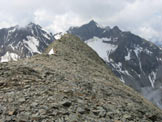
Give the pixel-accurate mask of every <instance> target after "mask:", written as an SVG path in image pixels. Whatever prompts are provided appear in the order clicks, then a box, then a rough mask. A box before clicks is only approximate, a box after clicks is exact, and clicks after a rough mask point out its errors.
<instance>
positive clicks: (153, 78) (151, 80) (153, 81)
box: [148, 71, 157, 88]
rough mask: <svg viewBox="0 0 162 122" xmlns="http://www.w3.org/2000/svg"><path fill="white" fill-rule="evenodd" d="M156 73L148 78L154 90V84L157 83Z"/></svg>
mask: <svg viewBox="0 0 162 122" xmlns="http://www.w3.org/2000/svg"><path fill="white" fill-rule="evenodd" d="M156 75H157V74H156V73H155V72H153V71H152V72H151V74H150V75H149V76H148V78H149V80H150V83H151V86H152V87H153V88H154V83H155V80H156Z"/></svg>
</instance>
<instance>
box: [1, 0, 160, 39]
mask: <svg viewBox="0 0 162 122" xmlns="http://www.w3.org/2000/svg"><path fill="white" fill-rule="evenodd" d="M0 6H1V7H0V28H3V27H9V26H14V25H17V24H19V25H21V26H25V25H26V24H27V23H29V22H34V23H36V24H40V25H41V26H42V27H44V28H45V29H47V30H49V31H51V32H53V33H56V32H59V31H65V30H67V29H68V28H69V27H70V26H79V25H82V24H84V23H87V22H88V21H90V20H92V19H94V20H95V21H96V22H98V23H99V24H101V25H103V26H106V25H109V26H110V27H113V26H115V25H118V26H119V27H120V28H121V29H122V30H126V31H132V32H133V33H135V34H138V35H140V36H142V37H144V38H146V39H149V40H153V39H154V40H157V41H162V0H0Z"/></svg>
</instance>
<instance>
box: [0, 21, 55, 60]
mask: <svg viewBox="0 0 162 122" xmlns="http://www.w3.org/2000/svg"><path fill="white" fill-rule="evenodd" d="M53 40H54V36H53V35H52V34H49V33H48V32H46V31H45V30H43V28H42V27H40V26H39V25H36V24H34V23H30V24H28V25H26V26H25V27H19V26H14V27H10V28H3V29H0V47H1V49H0V62H7V61H11V60H17V59H20V58H26V57H30V56H33V55H34V54H40V53H42V52H43V51H44V50H45V48H47V47H48V45H49V44H50V43H51V42H52V41H53Z"/></svg>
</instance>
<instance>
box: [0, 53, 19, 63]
mask: <svg viewBox="0 0 162 122" xmlns="http://www.w3.org/2000/svg"><path fill="white" fill-rule="evenodd" d="M19 58H20V56H18V55H17V54H16V53H10V52H6V54H5V55H4V56H2V57H1V62H8V61H12V60H13V61H17V60H18V59H19Z"/></svg>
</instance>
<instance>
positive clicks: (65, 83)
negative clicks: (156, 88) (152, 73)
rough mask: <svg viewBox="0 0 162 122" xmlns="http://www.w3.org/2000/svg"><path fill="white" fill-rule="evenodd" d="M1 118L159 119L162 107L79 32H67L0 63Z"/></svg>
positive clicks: (115, 121)
mask: <svg viewBox="0 0 162 122" xmlns="http://www.w3.org/2000/svg"><path fill="white" fill-rule="evenodd" d="M51 48H53V49H54V50H55V54H52V55H48V52H49V51H50V50H51ZM0 121H2V122H15V121H19V122H30V121H31V122H36V121H39V122H47V121H55V122H60V121H61V122H65V121H68V122H75V121H80V122H82V121H93V122H107V121H110V122H134V121H136V122H137V121H140V122H142V121H143V122H146V121H147V122H156V121H157V122H160V121H162V112H161V111H160V110H159V109H158V108H156V107H155V106H154V105H152V104H151V103H150V102H148V101H147V100H145V99H144V98H143V97H141V96H140V95H139V94H138V93H137V92H135V91H134V90H133V89H131V88H129V87H127V86H126V85H124V84H123V83H122V82H120V81H119V79H118V78H116V77H115V76H114V75H113V73H112V72H111V70H110V68H108V67H107V65H106V64H105V63H104V61H103V60H102V59H100V58H99V56H98V55H97V54H96V53H95V52H94V51H93V50H92V49H90V48H89V47H88V46H87V45H86V44H84V43H83V42H82V41H80V39H79V38H77V37H75V36H72V35H64V36H63V37H62V38H61V39H60V40H56V41H55V42H54V43H52V44H51V45H50V47H49V48H48V49H47V50H46V53H45V54H42V55H36V56H33V57H32V58H28V59H25V60H20V61H19V62H8V63H1V64H0Z"/></svg>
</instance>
